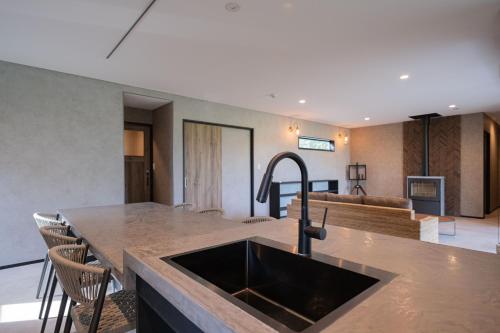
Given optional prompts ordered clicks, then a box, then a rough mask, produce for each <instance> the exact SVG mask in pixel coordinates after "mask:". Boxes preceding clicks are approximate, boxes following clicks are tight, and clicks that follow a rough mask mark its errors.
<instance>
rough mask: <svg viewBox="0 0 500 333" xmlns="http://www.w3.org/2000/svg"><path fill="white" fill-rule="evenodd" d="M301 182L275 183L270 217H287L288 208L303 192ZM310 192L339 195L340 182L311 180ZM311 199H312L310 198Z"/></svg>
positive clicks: (272, 184) (270, 205)
mask: <svg viewBox="0 0 500 333" xmlns="http://www.w3.org/2000/svg"><path fill="white" fill-rule="evenodd" d="M300 186H301V184H300V181H289V182H273V183H271V192H270V194H269V215H270V216H272V217H274V218H277V219H280V218H284V217H286V215H287V211H286V207H287V205H288V204H289V203H291V202H292V199H293V198H295V197H296V196H297V192H299V191H300V190H301V187H300ZM309 192H319V193H321V192H323V193H324V194H325V195H326V193H335V194H338V193H339V181H338V180H336V179H327V180H311V181H309ZM309 199H311V198H309Z"/></svg>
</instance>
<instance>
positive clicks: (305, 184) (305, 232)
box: [257, 151, 326, 256]
mask: <svg viewBox="0 0 500 333" xmlns="http://www.w3.org/2000/svg"><path fill="white" fill-rule="evenodd" d="M285 158H290V159H292V160H293V161H295V163H297V165H298V166H299V168H300V174H301V183H302V197H301V212H300V220H299V251H298V252H299V254H302V255H306V256H310V255H311V237H314V238H318V237H319V236H318V237H317V236H315V235H316V234H318V233H317V230H313V229H317V228H315V227H312V226H311V221H310V220H309V207H308V202H309V200H308V199H309V196H308V193H309V181H308V175H307V167H306V164H305V162H304V160H303V159H302V158H301V157H300V156H299V155H297V154H295V153H292V152H289V151H287V152H283V153H279V154H277V155H276V156H274V157H273V158H272V159H271V161H270V162H269V164H268V166H267V169H266V173H265V174H264V176H263V177H262V182H261V183H260V187H259V192H258V193H257V201H258V202H262V203H264V202H266V201H267V197H268V196H269V191H270V190H271V183H272V179H273V172H274V169H275V168H276V165H277V164H278V163H279V162H280V161H281V160H283V159H285ZM319 229H322V231H323V230H324V229H323V228H319ZM324 231H325V232H324V233H322V235H324V236H322V238H320V239H324V237H325V236H326V230H324Z"/></svg>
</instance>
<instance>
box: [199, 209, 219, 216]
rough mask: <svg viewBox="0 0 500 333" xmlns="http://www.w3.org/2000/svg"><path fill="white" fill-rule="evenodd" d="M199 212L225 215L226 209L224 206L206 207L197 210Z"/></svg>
mask: <svg viewBox="0 0 500 333" xmlns="http://www.w3.org/2000/svg"><path fill="white" fill-rule="evenodd" d="M196 213H198V214H210V215H224V213H225V212H224V209H222V208H205V209H199V210H197V211H196Z"/></svg>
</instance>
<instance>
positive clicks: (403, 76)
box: [399, 74, 410, 80]
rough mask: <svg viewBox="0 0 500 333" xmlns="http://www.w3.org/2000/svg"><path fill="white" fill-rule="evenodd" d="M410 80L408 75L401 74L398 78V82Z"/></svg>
mask: <svg viewBox="0 0 500 333" xmlns="http://www.w3.org/2000/svg"><path fill="white" fill-rule="evenodd" d="M409 78H410V75H409V74H403V75H401V76H400V77H399V79H400V80H408V79H409Z"/></svg>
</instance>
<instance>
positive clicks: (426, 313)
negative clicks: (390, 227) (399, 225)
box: [61, 204, 500, 332]
mask: <svg viewBox="0 0 500 333" xmlns="http://www.w3.org/2000/svg"><path fill="white" fill-rule="evenodd" d="M148 205H150V206H148ZM125 206H128V205H125ZM115 207H117V206H115ZM93 209H94V208H86V209H82V210H81V211H80V212H79V214H78V218H79V221H78V222H77V223H76V224H74V223H73V222H72V221H71V217H72V216H75V215H74V214H71V212H70V211H62V212H61V213H62V214H63V216H64V217H65V219H66V220H68V222H69V223H70V224H73V225H74V227H75V229H78V228H82V226H83V225H85V219H86V218H85V215H86V214H87V215H88V216H87V217H88V218H89V219H95V218H96V216H97V215H96V213H95V212H94V211H92V210H93ZM98 209H99V212H100V215H101V217H100V220H101V226H102V227H100V228H97V226H94V228H92V229H91V228H88V229H86V230H85V232H82V236H83V237H84V238H86V239H87V241H88V242H89V243H90V245H91V248H92V249H93V251H95V252H96V254H97V255H98V256H99V257H103V258H113V259H112V260H108V261H109V262H111V263H113V264H115V265H119V266H120V267H121V272H122V275H123V280H124V281H127V280H128V281H129V282H127V283H126V284H127V285H128V286H133V285H134V283H133V281H134V280H135V277H138V279H137V280H140V281H144V282H145V283H147V284H148V285H149V286H151V287H152V288H153V289H154V290H155V291H156V292H157V293H158V294H159V295H161V296H162V297H163V298H164V299H165V300H167V301H168V302H169V304H171V305H172V306H174V307H175V309H176V310H178V311H179V312H180V313H181V314H182V315H183V316H185V317H186V318H187V319H188V320H189V321H190V322H192V323H193V324H194V325H195V326H196V327H198V328H200V329H201V330H203V331H207V332H276V330H275V329H274V328H272V327H271V326H269V325H266V324H265V323H264V322H262V321H260V320H258V319H257V318H256V317H254V316H252V315H250V314H249V313H248V312H246V311H243V310H242V309H241V308H240V307H238V306H236V305H234V304H233V303H231V302H229V301H228V300H227V299H226V298H224V297H222V296H221V295H220V294H218V293H216V292H214V291H213V290H211V289H209V288H207V287H206V286H204V285H203V284H200V283H199V282H198V281H196V280H194V279H192V278H190V277H189V276H187V275H186V274H184V273H183V272H181V271H180V270H178V269H176V268H175V267H173V266H171V265H169V264H167V263H165V261H163V260H162V259H161V258H162V257H165V256H171V255H175V254H179V253H184V252H188V251H193V250H196V249H201V248H205V247H211V246H214V245H218V244H224V243H229V242H233V241H236V240H241V239H245V238H249V237H255V236H260V237H264V238H267V239H270V240H273V241H277V242H281V243H283V244H289V245H292V246H295V245H296V243H297V223H296V221H294V220H280V221H273V222H264V223H256V224H250V225H245V224H241V223H239V222H237V221H231V220H226V219H224V218H221V217H216V216H210V217H206V216H199V215H196V214H193V213H189V212H183V211H175V212H174V210H173V209H172V208H166V207H165V206H163V207H158V206H156V205H155V204H140V205H138V206H135V207H134V209H129V213H124V212H125V211H126V210H123V209H122V210H118V211H120V213H119V214H117V215H116V216H114V217H113V218H111V217H110V216H109V215H108V216H106V214H111V213H110V212H109V211H106V209H105V208H98ZM115 209H116V208H115ZM151 209H152V210H153V211H155V212H156V213H155V214H149V213H148V212H147V211H148V210H151ZM85 210H87V213H85V212H84V211H85ZM139 210H141V213H140V214H139V213H137V212H138V211H139ZM131 211H135V212H136V214H132V213H131ZM160 211H161V212H162V215H161V216H158V215H156V214H157V213H158V212H160ZM165 214H166V216H165ZM149 215H151V216H153V217H154V218H152V217H148V216H149ZM120 220H121V221H122V222H119V221H120ZM159 220H162V221H163V222H161V223H160V222H158V221H159ZM106 221H108V222H109V221H114V222H109V223H112V224H113V223H114V224H120V225H121V226H122V228H124V229H125V230H128V228H129V227H124V226H125V225H129V226H130V228H132V229H133V230H135V231H134V232H130V233H129V232H127V231H124V232H123V234H122V235H118V234H116V233H115V234H113V233H112V232H113V231H112V229H113V227H112V226H111V225H108V226H106V225H105V223H106ZM155 221H156V222H155ZM88 223H95V222H90V220H89V222H88ZM155 223H156V224H157V228H158V226H160V227H161V226H163V228H165V230H164V231H161V232H160V231H158V230H157V229H155V228H154V229H152V230H151V229H150V226H151V225H153V224H155ZM169 224H172V226H168V227H167V226H166V225H169ZM205 224H208V225H209V227H207V226H205ZM174 226H175V227H174ZM204 228H206V229H204ZM215 228H217V229H215ZM326 228H327V230H328V237H327V239H326V240H324V241H317V240H313V244H312V249H313V252H319V253H324V254H327V255H329V256H333V257H337V258H341V259H345V260H349V261H352V262H356V263H359V264H361V265H367V266H371V267H374V268H378V269H381V270H385V271H388V272H392V273H394V274H395V275H396V276H395V277H394V278H393V279H392V280H391V281H390V282H389V283H388V284H387V285H385V286H383V287H382V288H380V289H379V290H377V291H376V292H375V293H374V294H372V295H370V296H369V297H368V298H366V299H364V300H363V301H362V302H361V303H359V304H358V305H357V306H355V307H354V308H352V309H351V310H350V311H348V312H347V313H345V314H344V315H343V316H341V317H340V318H338V319H337V320H336V321H335V322H334V323H333V324H331V325H330V326H328V327H325V328H324V329H323V330H322V331H323V332H498V331H499V327H500V256H497V255H494V254H488V253H482V252H477V251H471V250H466V249H460V248H455V247H449V246H444V245H438V244H431V243H426V242H421V241H417V240H409V239H403V238H397V237H392V236H386V235H381V234H375V233H368V232H363V231H357V230H352V229H347V228H340V227H335V226H327V227H326ZM137 230H142V232H137ZM167 230H170V231H168V232H167ZM109 232H110V233H111V234H108V233H109ZM151 233H155V234H156V235H152V234H151ZM120 237H125V238H126V241H123V240H121V239H120ZM104 239H108V240H109V242H110V243H113V244H114V245H107V246H103V245H102V244H101V243H102V242H104ZM144 239H146V240H147V242H145V241H144ZM96 240H98V241H96ZM134 240H135V241H134ZM94 244H96V245H97V244H99V246H94ZM120 251H121V253H120ZM309 278H310V279H314V278H315V277H314V276H309Z"/></svg>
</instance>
